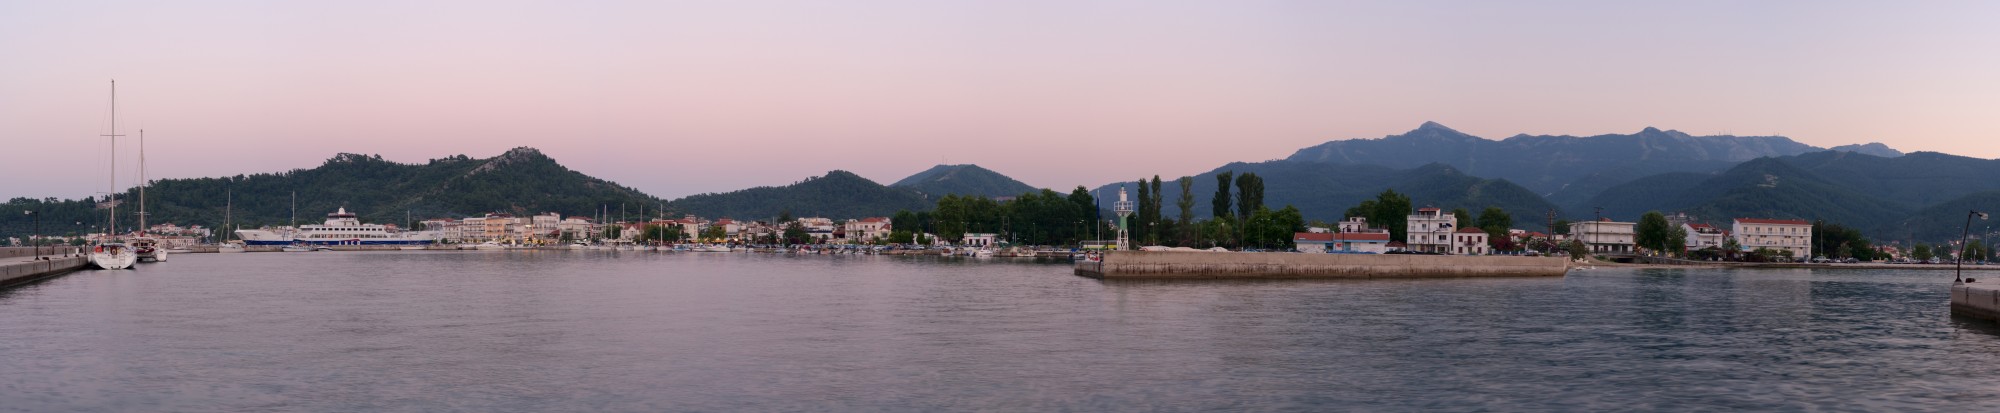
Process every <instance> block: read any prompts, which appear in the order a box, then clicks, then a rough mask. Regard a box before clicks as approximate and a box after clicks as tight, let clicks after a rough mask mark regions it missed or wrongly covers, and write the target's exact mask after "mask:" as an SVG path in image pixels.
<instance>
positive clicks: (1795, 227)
mask: <svg viewBox="0 0 2000 413" xmlns="http://www.w3.org/2000/svg"><path fill="white" fill-rule="evenodd" d="M1730 233H1731V234H1732V236H1734V237H1735V238H1736V245H1740V246H1742V247H1743V250H1745V251H1754V250H1756V249H1758V248H1769V249H1773V250H1778V251H1791V252H1792V257H1793V258H1797V259H1808V258H1812V222H1807V221H1806V220H1802V219H1764V218H1737V219H1736V223H1735V224H1734V225H1732V226H1731V227H1730Z"/></svg>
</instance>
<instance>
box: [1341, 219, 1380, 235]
mask: <svg viewBox="0 0 2000 413" xmlns="http://www.w3.org/2000/svg"><path fill="white" fill-rule="evenodd" d="M1340 232H1380V233H1384V234H1387V233H1389V229H1387V228H1376V227H1375V226H1373V225H1368V218H1363V217H1352V218H1348V219H1346V220H1342V221H1340Z"/></svg>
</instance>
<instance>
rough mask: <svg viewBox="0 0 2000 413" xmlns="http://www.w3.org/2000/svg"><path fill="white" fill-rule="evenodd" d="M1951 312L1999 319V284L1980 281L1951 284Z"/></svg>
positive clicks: (1987, 318) (1980, 317)
mask: <svg viewBox="0 0 2000 413" xmlns="http://www.w3.org/2000/svg"><path fill="white" fill-rule="evenodd" d="M1951 314H1952V315H1961V316H1967V317H1972V318H1978V319H1985V320H2000V284H1993V283H1981V282H1974V283H1961V284H1952V286H1951Z"/></svg>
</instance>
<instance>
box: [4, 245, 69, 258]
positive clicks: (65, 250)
mask: <svg viewBox="0 0 2000 413" xmlns="http://www.w3.org/2000/svg"><path fill="white" fill-rule="evenodd" d="M81 251H83V249H82V248H80V247H72V246H67V245H64V246H43V247H41V255H44V256H49V255H54V256H63V255H76V254H80V253H81ZM33 256H35V247H0V259H7V258H20V257H33Z"/></svg>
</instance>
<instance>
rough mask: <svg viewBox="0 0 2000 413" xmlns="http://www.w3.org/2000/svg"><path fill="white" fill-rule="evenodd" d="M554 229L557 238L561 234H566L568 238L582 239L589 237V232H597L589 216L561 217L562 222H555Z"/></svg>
mask: <svg viewBox="0 0 2000 413" xmlns="http://www.w3.org/2000/svg"><path fill="white" fill-rule="evenodd" d="M556 231H557V232H558V233H557V235H556V237H557V238H561V237H562V234H568V235H569V238H570V239H575V240H582V239H590V234H591V233H594V232H597V228H596V225H595V223H594V222H592V221H591V219H590V218H589V217H569V218H563V220H562V222H560V223H557V224H556Z"/></svg>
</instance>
